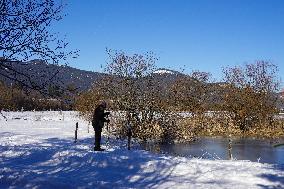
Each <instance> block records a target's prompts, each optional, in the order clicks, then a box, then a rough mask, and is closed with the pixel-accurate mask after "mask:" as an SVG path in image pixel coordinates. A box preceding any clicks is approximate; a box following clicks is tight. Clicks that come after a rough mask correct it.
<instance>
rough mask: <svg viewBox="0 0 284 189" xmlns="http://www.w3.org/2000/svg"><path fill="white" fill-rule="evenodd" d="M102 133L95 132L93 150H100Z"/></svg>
mask: <svg viewBox="0 0 284 189" xmlns="http://www.w3.org/2000/svg"><path fill="white" fill-rule="evenodd" d="M101 136H102V131H100V130H95V149H101Z"/></svg>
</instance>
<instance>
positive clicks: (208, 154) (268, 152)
mask: <svg viewBox="0 0 284 189" xmlns="http://www.w3.org/2000/svg"><path fill="white" fill-rule="evenodd" d="M281 142H283V140H282V141H281ZM275 143H277V141H275V140H260V139H249V138H239V139H231V142H229V139H228V138H221V137H219V138H211V137H204V138H200V139H198V140H196V141H194V142H192V143H190V144H159V145H147V146H145V148H146V149H147V150H150V151H154V152H161V153H167V154H171V155H178V156H186V157H198V158H204V159H223V160H226V159H237V160H250V161H254V162H261V163H270V164H284V146H280V147H277V148H275V147H273V145H274V144H275Z"/></svg>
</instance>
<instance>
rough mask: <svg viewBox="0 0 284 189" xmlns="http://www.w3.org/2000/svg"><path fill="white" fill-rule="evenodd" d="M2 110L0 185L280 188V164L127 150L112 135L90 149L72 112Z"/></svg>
mask: <svg viewBox="0 0 284 189" xmlns="http://www.w3.org/2000/svg"><path fill="white" fill-rule="evenodd" d="M3 114H4V115H5V116H6V117H7V121H6V120H5V119H4V118H3V117H1V116H0V188H68V189H69V188H214V189H215V188H238V189H239V188H246V189H248V188H284V167H283V165H269V164H261V163H256V162H250V161H237V160H232V161H230V160H204V159H198V158H194V159H189V158H182V157H172V156H166V155H158V154H151V153H150V152H147V151H143V150H139V149H138V148H136V150H131V151H128V150H127V149H126V144H125V143H124V142H121V141H116V140H114V139H111V141H110V142H109V143H107V144H105V145H103V147H104V148H106V149H107V150H106V151H104V152H93V151H92V147H93V141H94V139H93V135H94V134H93V131H92V129H91V128H90V132H89V133H88V123H87V122H85V121H83V120H81V119H80V118H78V116H77V114H76V112H63V113H60V112H13V113H8V112H4V113H3ZM76 122H79V130H78V138H79V140H78V142H77V143H74V130H75V123H76ZM103 142H106V138H104V139H103Z"/></svg>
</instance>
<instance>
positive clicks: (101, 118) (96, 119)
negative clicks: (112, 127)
mask: <svg viewBox="0 0 284 189" xmlns="http://www.w3.org/2000/svg"><path fill="white" fill-rule="evenodd" d="M105 109H106V102H104V101H103V102H101V103H100V104H99V105H98V106H97V107H96V109H95V111H94V114H93V119H92V126H93V128H94V131H95V147H94V150H95V151H103V150H104V149H102V148H101V134H102V129H103V126H104V123H105V122H107V123H108V122H109V119H107V116H108V115H109V114H110V112H105Z"/></svg>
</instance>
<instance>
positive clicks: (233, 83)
mask: <svg viewBox="0 0 284 189" xmlns="http://www.w3.org/2000/svg"><path fill="white" fill-rule="evenodd" d="M223 72H224V75H225V78H224V80H225V82H226V83H227V86H226V90H225V91H226V92H225V94H224V107H225V110H227V111H228V112H231V113H232V115H231V116H232V118H233V119H234V120H235V123H236V124H237V125H238V126H239V127H240V129H241V130H248V129H249V128H250V127H252V126H254V125H267V123H268V124H269V125H270V123H271V121H272V119H273V115H275V113H277V112H278V108H277V96H276V93H277V92H278V90H279V79H278V78H277V76H276V73H277V67H276V66H275V65H274V64H272V63H270V62H267V61H257V62H256V63H254V64H246V65H245V66H244V67H233V68H227V69H224V70H223Z"/></svg>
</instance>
